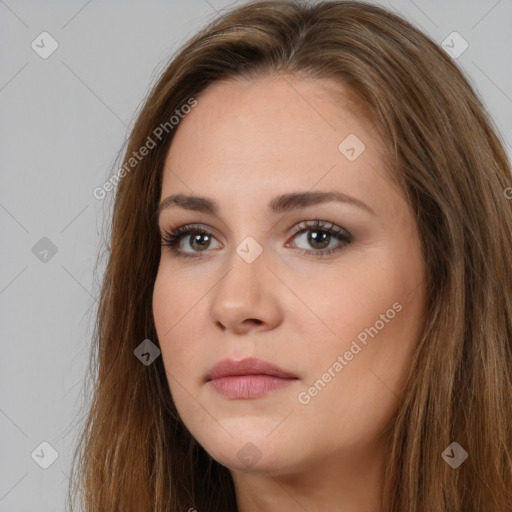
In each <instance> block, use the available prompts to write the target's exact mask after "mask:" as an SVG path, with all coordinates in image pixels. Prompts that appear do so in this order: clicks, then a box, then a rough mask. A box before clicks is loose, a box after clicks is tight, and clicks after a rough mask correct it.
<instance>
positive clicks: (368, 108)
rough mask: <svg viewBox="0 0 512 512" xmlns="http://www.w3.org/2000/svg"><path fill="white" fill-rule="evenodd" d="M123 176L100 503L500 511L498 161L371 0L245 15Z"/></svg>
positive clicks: (159, 90)
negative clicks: (368, 1)
mask: <svg viewBox="0 0 512 512" xmlns="http://www.w3.org/2000/svg"><path fill="white" fill-rule="evenodd" d="M118 177H119V185H118V189H117V193H116V198H115V207H114V213H113V219H112V234H111V237H112V238H111V243H110V245H109V260H108V265H107V269H106V273H105V276H104V283H103V289H102V294H101V300H100V306H99V312H98V321H97V326H96V327H97V332H96V340H97V348H98V362H97V366H95V368H97V378H96V380H95V382H94V384H95V388H94V397H93V398H94V399H93V402H92V406H91V410H90V413H89V417H88V421H87V425H86V426H85V428H84V432H83V435H82V439H81V445H80V448H81V451H80V452H79V451H77V457H78V461H79V463H80V464H79V467H78V470H79V471H80V474H79V479H78V482H77V483H78V486H79V487H80V488H81V491H82V498H83V504H84V506H85V509H86V510H87V511H88V512H93V511H100V510H102V511H103V510H119V511H121V510H122V511H123V512H127V511H131V510H133V511H142V510H144V511H150V510H154V511H164V510H166V511H186V510H188V511H192V510H197V511H199V512H202V511H219V512H220V511H222V512H226V511H235V510H237V511H241V512H248V511H252V510H258V511H273V510H308V511H310V512H312V511H316V510H323V511H340V510H350V511H353V512H397V511H400V512H405V511H407V512H432V511H436V512H454V511H460V512H463V511H464V512H467V511H473V510H474V511H479V512H491V511H492V512H510V511H511V510H512V485H511V484H512V457H511V455H512V429H511V428H510V425H511V423H512V400H511V399H512V381H511V375H512V351H511V348H512V347H511V340H512V313H511V311H512V288H511V283H512V269H511V265H510V262H511V261H512V203H511V201H510V200H509V199H508V197H507V194H506V191H507V190H510V186H511V177H510V166H509V163H508V160H507V157H506V154H505V152H504V150H503V146H502V144H501V143H500V140H499V138H498V136H497V135H496V130H495V128H494V126H493V123H492V121H491V119H490V118H489V115H488V114H487V112H486V111H485V109H484V107H483V106H482V104H481V103H480V101H479V100H478V98H477V96H476V95H475V93H474V91H473V90H472V89H471V87H470V85H469V84H468V82H467V80H466V79H465V78H464V76H463V75H462V74H461V72H460V71H459V69H458V68H457V67H456V66H455V65H454V63H453V62H452V60H451V59H450V57H449V56H448V55H446V54H445V53H444V52H443V50H442V49H440V48H439V47H438V45H436V44H435V43H434V42H433V41H431V40H430V39H429V38H427V37H426V36H425V35H423V34H422V33H420V32H419V31H418V30H417V29H416V28H414V27H413V26H411V25H410V24H409V23H407V22H406V21H404V20H403V19H401V18H400V17H398V16H397V15H395V14H392V13H390V12H388V11H386V10H384V9H382V8H379V7H376V6H373V5H370V4H366V3H361V2H353V1H348V2H343V1H332V2H320V3H317V4H316V5H311V6H310V5H307V4H306V3H299V2H286V1H280V0H270V1H260V2H253V3H249V4H247V5H244V6H241V7H238V8H236V9H233V10H232V11H230V12H228V13H227V14H224V15H222V16H220V17H219V18H218V19H216V20H215V21H214V22H212V23H211V24H210V25H209V26H208V27H206V28H205V29H204V30H202V31H201V32H200V33H199V34H197V35H196V36H195V37H194V38H193V39H192V40H191V41H189V42H188V43H187V44H186V45H185V46H184V47H183V48H182V49H181V51H180V52H179V53H178V54H177V55H175V56H174V57H173V59H172V61H171V62H170V64H169V65H168V67H167V69H166V70H165V72H164V73H163V74H162V76H161V77H160V79H159V81H158V83H157V84H156V85H155V87H154V88H153V90H152V91H151V93H150V94H149V97H148V98H147V100H146V102H145V105H144V106H143V108H142V110H141V112H140V114H139V116H138V119H137V122H136V124H135V126H134V129H133V131H132V133H131V136H130V138H129V144H128V148H127V151H126V153H125V155H124V160H123V165H122V167H121V170H120V171H119V175H118Z"/></svg>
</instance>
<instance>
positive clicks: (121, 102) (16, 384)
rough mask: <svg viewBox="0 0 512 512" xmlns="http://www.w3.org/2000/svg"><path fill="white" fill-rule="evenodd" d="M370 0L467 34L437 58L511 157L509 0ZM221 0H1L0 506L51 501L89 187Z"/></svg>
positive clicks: (71, 441) (442, 30)
mask: <svg viewBox="0 0 512 512" xmlns="http://www.w3.org/2000/svg"><path fill="white" fill-rule="evenodd" d="M234 3H235V4H237V3H238V4H239V3H241V2H234ZM376 3H378V4H380V5H383V6H387V7H389V8H391V9H393V10H396V11H397V12H399V13H401V14H403V15H404V16H405V17H406V18H407V19H409V20H410V21H412V22H413V23H414V24H415V25H416V26H417V27H418V28H420V29H422V30H423V31H424V32H426V33H427V34H429V35H430V36H431V37H432V38H433V39H434V40H435V41H436V42H438V43H439V44H440V46H443V41H445V40H446V38H447V37H448V36H450V35H451V34H452V33H453V32H457V33H458V34H459V35H460V37H459V35H457V36H455V37H456V40H455V42H454V43H453V44H454V45H455V46H456V48H458V49H459V50H461V49H462V48H463V46H465V44H466V43H464V41H466V42H467V45H468V47H467V49H466V50H465V51H464V52H463V53H462V54H461V55H460V56H458V57H456V58H455V57H453V56H452V58H454V60H456V62H457V63H458V65H459V66H460V67H461V68H462V69H463V71H464V72H465V73H466V75H467V76H468V77H469V80H470V82H471V83H472V85H473V87H474V88H475V90H476V91H477V94H478V95H479V96H480V98H481V99H482V101H483V102H484V104H485V105H486V107H487V109H488V110H489V112H490V113H491V115H492V117H493V119H494V121H495V124H496V126H497V129H498V130H499V132H500V136H501V137H502V140H503V142H504V144H505V146H506V149H507V152H508V154H509V156H510V155H511V154H512V146H511V144H512V65H511V57H510V49H511V48H512V1H511V0H499V1H496V0H485V1H484V0H471V1H468V0H457V1H456V0H451V1H446V0H443V1H441V0H439V1H435V0H432V1H426V0H415V1H412V0H400V1H394V0H393V1H390V2H386V1H382V2H376ZM229 4H231V5H233V3H232V2H229V3H228V2H227V1H224V0H186V1H158V0H149V1H144V2H142V1H138V2H135V1H125V2H120V1H105V0H89V1H86V0H80V1H76V0H73V1H69V0H68V1H65V2H64V1H60V2H58V1H51V0H50V1H45V2H41V1H38V2H36V1H32V2H30V1H21V0H5V1H4V0H0V34H1V36H0V38H1V44H0V52H1V59H0V140H1V153H0V162H1V180H2V181H1V185H2V186H1V188H0V225H1V230H2V231H1V233H2V242H1V266H0V311H1V327H2V328H1V336H2V346H1V355H0V370H1V380H0V382H1V388H0V389H1V392H0V443H1V446H0V459H1V461H2V462H1V468H0V512H33V511H34V510H37V511H38V512H56V511H59V510H61V511H63V510H64V509H65V492H66V488H67V485H68V477H69V471H70V464H71V456H72V452H73V448H74V445H75V442H76V435H77V428H76V425H77V423H78V420H79V419H80V418H81V417H82V416H83V412H84V411H83V410H81V403H82V388H83V384H84V376H85V372H86V368H87V364H88V362H89V354H90V347H91V334H92V327H93V321H94V311H95V307H96V299H97V296H98V292H99V278H100V277H101V269H102V268H104V267H103V264H100V265H99V276H97V277H95V275H93V271H94V267H95V264H96V259H97V255H98V253H99V251H100V250H101V249H102V244H103V241H104V232H105V229H106V223H107V222H108V212H109V208H107V204H108V201H107V199H108V198H107V199H104V200H98V199H96V198H95V197H94V196H93V190H94V189H95V188H96V187H98V186H101V185H102V184H103V183H104V182H105V181H106V180H107V179H108V177H109V176H110V175H111V173H112V171H113V169H112V166H113V164H114V159H115V158H116V156H117V153H118V151H119V150H120V148H121V146H122V144H123V142H124V140H125V138H126V135H127V133H128V131H129V129H130V127H131V126H132V123H133V120H134V116H135V113H136V112H137V110H138V108H139V107H140V104H141V102H142V100H143V98H144V97H145V96H146V94H147V92H148V88H149V86H150V84H152V83H153V82H154V80H155V79H156V77H157V75H158V72H159V71H161V70H162V68H163V64H164V63H165V61H166V60H167V58H168V57H169V56H170V55H171V54H172V53H173V52H174V51H175V50H176V49H177V48H178V46H179V45H180V44H181V43H183V42H184V41H185V40H186V39H187V38H189V37H190V36H191V35H193V34H194V32H195V31H196V30H197V29H199V28H200V27H201V26H203V25H204V24H205V23H206V22H207V21H209V20H211V19H212V18H213V17H215V16H216V11H219V12H220V11H221V10H222V9H224V8H226V7H227V6H228V5H229ZM43 32H46V33H47V34H43V35H41V34H42V33H43ZM452 38H453V36H452ZM57 44H58V47H57V49H56V50H55V51H54V52H53V53H51V55H49V56H47V55H45V52H47V53H48V52H50V51H51V50H52V49H53V47H54V46H55V45H57ZM52 45H53V46H52ZM461 45H462V46H461ZM43 57H46V58H43ZM447 86H448V87H449V86H450V84H447ZM110 194H113V192H111V193H110ZM41 443H45V444H41ZM46 443H47V444H46ZM48 464H50V465H49V466H48V467H47V468H46V469H45V468H44V467H42V466H45V465H48Z"/></svg>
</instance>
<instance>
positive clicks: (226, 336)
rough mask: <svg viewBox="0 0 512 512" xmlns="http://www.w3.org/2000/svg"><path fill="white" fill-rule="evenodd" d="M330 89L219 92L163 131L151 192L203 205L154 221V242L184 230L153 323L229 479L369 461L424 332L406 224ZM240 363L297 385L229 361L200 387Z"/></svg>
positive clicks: (182, 399)
mask: <svg viewBox="0 0 512 512" xmlns="http://www.w3.org/2000/svg"><path fill="white" fill-rule="evenodd" d="M334 90H336V91H338V92H337V93H336V94H335V93H334ZM342 92H343V89H342V88H341V87H340V86H339V85H337V84H336V83H334V82H331V81H328V80H314V79H308V80H306V79H303V78H291V77H288V78H286V79H284V78H276V77H265V78H261V79H258V80H256V81H230V82H216V83H215V84H213V85H212V86H210V87H209V88H208V89H206V90H205V91H204V92H203V93H202V94H201V95H200V96H199V97H197V98H196V99H197V106H196V107H195V108H194V109H192V110H191V111H190V113H189V114H187V115H186V116H185V117H184V119H182V120H181V121H180V124H179V126H177V127H175V128H174V129H175V130H177V131H176V134H175V137H174V139H173V142H172V145H171V147H170V150H169V153H168V155H167V159H166V162H165V168H164V174H163V184H162V194H161V200H165V199H166V198H168V197H169V196H171V195H175V194H183V195H184V196H194V197H199V196H200V197H202V198H206V199H205V200H207V206H208V207H206V206H205V203H204V202H203V201H199V202H197V201H196V202H192V201H183V200H179V201H178V200H177V201H168V202H167V207H166V208H163V209H162V210H161V212H160V216H159V226H160V230H161V232H162V234H163V233H164V232H165V231H174V230H175V229H176V228H179V227H182V226H189V225H192V224H193V225H194V228H193V231H192V232H191V233H182V234H181V237H180V238H179V239H178V240H177V243H176V245H175V247H174V248H175V249H176V250H180V251H182V252H181V253H178V254H176V253H174V252H173V250H172V249H171V247H169V246H163V247H162V252H161V259H160V266H159V269H158V275H157V278H156V282H155V288H154V295H153V311H154V320H155V324H156V330H157V334H158V339H159V342H160V346H161V350H162V357H163V362H164V366H165V370H166V373H167V379H168V383H169V386H170V390H171V394H172V397H173V399H174V402H175V404H176V407H177V410H178V412H179V414H180V417H181V418H182V420H183V422H184V424H185V425H186V426H187V428H188V429H189V431H190V432H191V434H192V435H193V436H194V437H195V438H196V439H197V440H198V442H199V443H200V444H201V445H202V446H203V447H204V448H205V450H206V451H207V452H209V453H210V455H211V456H212V457H213V458H215V459H216V460H217V461H219V462H220V463H222V464H224V465H225V466H227V467H229V468H230V469H231V470H233V471H235V472H236V471H255V472H257V471H271V472H272V473H273V474H275V475H278V474H282V475H284V474H287V473H291V472H292V471H301V470H306V469H308V468H311V466H312V465H314V464H321V465H323V467H325V464H328V463H329V464H331V463H332V464H333V465H335V464H337V463H338V462H339V461H342V460H344V459H345V460H349V459H350V458H352V460H354V461H355V460H359V459H358V457H360V456H361V454H362V453H367V454H372V453H374V454H376V453H377V451H376V450H377V449H378V448H377V447H380V446H382V438H381V435H382V433H383V431H384V430H385V429H386V427H388V426H389V424H390V422H391V421H392V419H393V414H394V413H395V412H396V409H397V406H398V403H399V396H400V393H401V391H402V389H403V385H404V382H405V378H406V376H407V373H408V371H409V367H410V364H411V357H412V354H413V351H414V348H415V346H416V344H417V341H418V337H419V334H420V329H421V322H422V313H423V303H424V282H423V278H424V274H423V272H424V269H423V260H422V256H421V250H420V240H419V236H418V232H417V229H416V225H415V221H414V218H413V216H412V213H411V211H410V209H409V208H408V205H407V204H406V202H405V200H404V196H403V194H402V192H401V191H400V190H399V189H398V188H397V187H396V186H395V185H393V184H392V182H391V180H390V179H389V177H388V176H387V174H386V172H385V170H384V168H383V162H382V160H381V157H380V155H381V153H379V146H378V140H377V139H376V136H375V135H374V133H372V131H371V127H370V126H369V125H368V124H367V123H365V121H364V120H363V119H362V118H361V117H359V116H358V115H357V114H355V113H354V111H353V110H352V109H350V110H349V109H348V105H349V104H348V102H347V101H345V100H343V97H342V96H340V93H342ZM335 98H336V99H335ZM340 98H342V99H341V100H340ZM363 145H364V146H363ZM326 193H329V194H338V195H339V197H338V198H341V199H342V200H336V199H335V198H334V196H333V197H328V196H325V197H324V196H322V195H320V194H326ZM296 195H297V196H296ZM344 198H345V199H346V200H343V199H344ZM321 199H324V200H323V201H321ZM325 199H330V200H325ZM212 204H214V205H215V211H213V210H214V209H213V208H212ZM314 221H320V225H319V226H318V225H314ZM205 232H206V233H207V234H205ZM245 358H257V359H261V360H263V361H267V362H269V363H271V364H273V365H275V366H278V367H280V368H281V369H282V370H283V371H284V372H286V374H287V375H288V377H293V378H287V379H284V378H278V377H276V376H275V375H274V376H270V375H268V374H265V372H268V373H271V372H270V371H268V370H267V369H265V368H264V367H261V366H258V365H256V366H251V365H248V366H247V367H245V366H244V367H242V370H244V369H245V373H246V374H247V373H249V374H252V376H247V375H245V376H240V375H238V376H233V374H234V373H236V371H234V370H233V369H229V368H226V367H225V368H224V370H226V372H227V375H231V376H225V377H223V378H222V377H218V378H216V379H213V380H211V381H209V380H208V375H209V374H210V371H211V369H212V367H213V366H214V365H215V364H216V363H218V362H219V361H223V360H225V359H230V360H233V361H234V362H237V361H240V360H242V359H245Z"/></svg>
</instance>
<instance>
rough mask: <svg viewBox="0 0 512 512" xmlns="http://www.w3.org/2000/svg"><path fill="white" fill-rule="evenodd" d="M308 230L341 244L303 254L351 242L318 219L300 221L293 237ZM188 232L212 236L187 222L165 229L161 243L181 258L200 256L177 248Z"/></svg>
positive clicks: (323, 252)
mask: <svg viewBox="0 0 512 512" xmlns="http://www.w3.org/2000/svg"><path fill="white" fill-rule="evenodd" d="M308 231H321V232H324V233H328V234H329V235H330V236H334V237H335V238H337V239H338V240H339V241H340V242H341V244H340V245H338V246H336V247H334V248H331V249H326V250H309V249H301V250H302V253H303V254H304V255H312V256H315V257H320V258H321V257H324V256H328V255H330V254H333V253H335V252H338V251H340V250H342V249H343V248H345V246H347V245H349V244H350V243H351V242H352V236H351V235H350V234H348V232H344V231H342V230H341V229H340V228H338V227H335V226H334V224H332V223H330V222H324V221H320V220H314V221H304V222H301V223H300V224H298V225H297V226H296V227H295V228H294V230H293V233H292V236H294V237H295V236H297V235H301V234H302V233H305V232H308ZM345 233H347V234H345ZM190 234H198V235H208V236H213V235H212V234H211V233H210V232H209V231H208V230H206V229H204V228H203V227H202V226H201V225H198V224H189V225H186V226H181V227H179V228H177V229H175V230H174V231H167V230H165V231H164V233H163V234H161V245H162V246H166V247H169V249H170V250H171V251H172V252H173V254H174V255H175V256H179V257H182V258H202V257H203V254H201V253H195V254H191V253H187V252H184V251H182V250H181V249H179V248H178V244H179V243H180V240H181V238H182V237H184V236H186V235H190ZM205 252H206V251H205Z"/></svg>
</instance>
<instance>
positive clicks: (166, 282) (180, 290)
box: [153, 269, 197, 384]
mask: <svg viewBox="0 0 512 512" xmlns="http://www.w3.org/2000/svg"><path fill="white" fill-rule="evenodd" d="M187 289H188V288H187V287H184V286H183V285H182V283H181V282H180V280H179V279H176V277H175V274H172V277H171V273H170V272H166V271H165V270H161V269H159V271H158V274H157V277H156V280H155V286H154V289H153V318H154V321H155V328H156V332H157V335H158V340H159V342H160V347H161V350H162V358H163V362H164V366H165V369H166V372H167V373H168V374H169V373H170V374H172V375H176V378H179V374H180V373H181V372H180V371H179V370H180V368H183V364H186V363H187V361H191V360H193V359H191V358H190V357H187V356H188V354H187V350H190V348H191V347H192V346H193V343H190V342H188V338H189V337H190V336H193V333H188V334H189V335H188V336H187V324H188V322H190V321H191V316H190V315H191V314H193V313H194V312H195V311H196V309H197V306H196V308H195V309H194V304H196V302H197V300H194V297H193V294H187ZM184 340H187V343H184V342H183V341H184ZM171 354H172V357H171ZM171 383H172V382H170V384H171Z"/></svg>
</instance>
